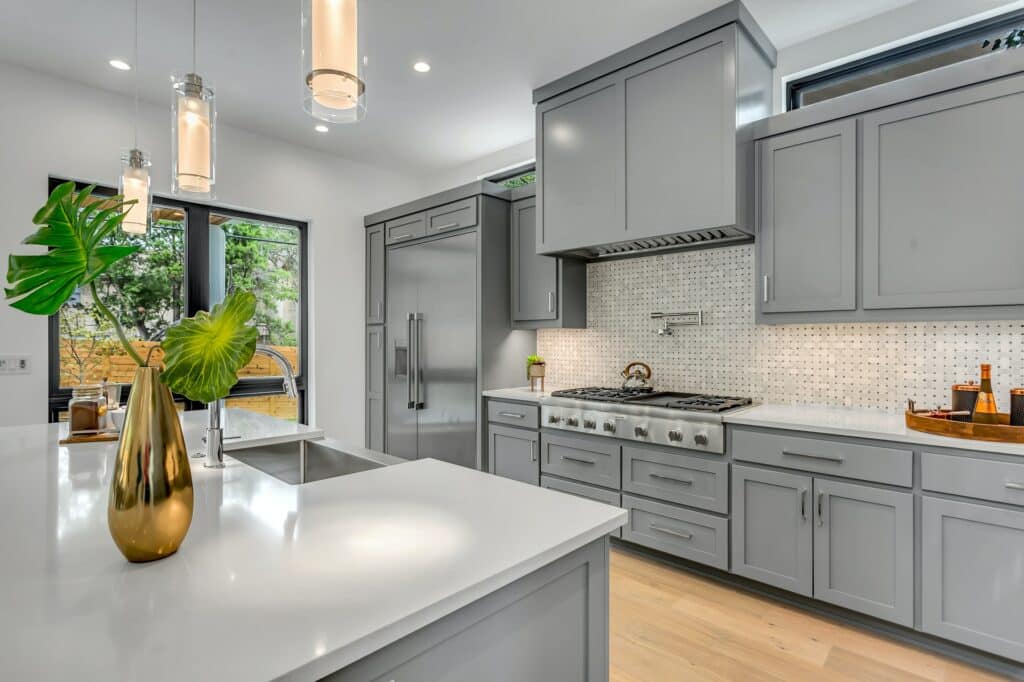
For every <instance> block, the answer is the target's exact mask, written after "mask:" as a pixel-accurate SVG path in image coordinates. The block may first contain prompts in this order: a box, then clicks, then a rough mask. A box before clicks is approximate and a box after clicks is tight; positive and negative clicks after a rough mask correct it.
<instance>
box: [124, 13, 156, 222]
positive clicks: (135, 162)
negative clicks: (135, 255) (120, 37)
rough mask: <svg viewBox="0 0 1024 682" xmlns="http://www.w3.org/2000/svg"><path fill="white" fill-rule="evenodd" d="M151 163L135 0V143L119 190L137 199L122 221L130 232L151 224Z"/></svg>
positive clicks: (125, 165)
mask: <svg viewBox="0 0 1024 682" xmlns="http://www.w3.org/2000/svg"><path fill="white" fill-rule="evenodd" d="M149 166H150V162H149V159H148V158H147V157H146V153H145V152H143V151H142V150H141V149H139V0H135V144H133V145H132V148H131V149H130V150H128V151H127V152H125V153H124V154H122V155H121V179H120V181H119V182H118V194H120V195H121V196H123V197H124V200H125V201H134V202H135V204H134V205H133V206H130V207H129V208H128V212H127V214H126V215H125V217H124V220H123V221H121V229H122V230H124V231H125V232H127V233H128V234H146V230H147V229H148V227H149V205H150V196H151V190H150V183H149Z"/></svg>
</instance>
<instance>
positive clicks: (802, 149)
mask: <svg viewBox="0 0 1024 682" xmlns="http://www.w3.org/2000/svg"><path fill="white" fill-rule="evenodd" d="M856 137H857V122H856V121H855V120H853V119H849V120H845V121H839V122H836V123H828V124H825V125H820V126H815V127H813V128H808V129H805V130H799V131H797V132H793V133H789V134H787V135H779V136H777V137H773V138H769V139H767V140H764V141H762V142H761V143H760V144H759V160H758V167H759V169H760V173H759V187H758V195H759V201H760V207H759V213H758V216H759V219H758V240H759V251H760V253H759V265H760V274H761V279H760V281H759V282H758V305H759V308H760V310H761V312H763V313H779V312H804V311H821V310H853V309H855V308H856V307H857V289H856V287H857V273H856V268H857V252H856V250H857V159H856V154H857V140H856Z"/></svg>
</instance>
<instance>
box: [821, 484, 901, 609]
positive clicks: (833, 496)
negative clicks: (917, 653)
mask: <svg viewBox="0 0 1024 682" xmlns="http://www.w3.org/2000/svg"><path fill="white" fill-rule="evenodd" d="M814 518H815V523H814V596H815V598H817V599H821V600H823V601H827V602H831V603H833V604H836V605H838V606H844V607H846V608H848V609H853V610H854V611H860V612H862V613H867V614H869V615H872V616H875V617H877V618H882V619H884V620H889V621H892V622H894V623H899V624H900V625H905V626H907V627H913V625H914V496H913V495H912V494H911V493H903V492H895V491H892V490H882V489H879V488H869V487H867V486H863V485H852V484H849V483H840V482H837V481H826V480H822V479H815V481H814Z"/></svg>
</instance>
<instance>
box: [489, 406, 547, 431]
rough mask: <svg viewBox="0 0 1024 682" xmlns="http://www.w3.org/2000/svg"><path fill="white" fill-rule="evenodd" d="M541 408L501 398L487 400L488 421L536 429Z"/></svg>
mask: <svg viewBox="0 0 1024 682" xmlns="http://www.w3.org/2000/svg"><path fill="white" fill-rule="evenodd" d="M539 415H540V409H539V408H538V407H537V406H536V405H527V404H525V403H506V402H503V401H501V400H488V401H487V421H490V422H495V423H497V424H508V425H509V426H521V427H523V428H524V429H535V428H537V425H538V424H539V423H540V416H539Z"/></svg>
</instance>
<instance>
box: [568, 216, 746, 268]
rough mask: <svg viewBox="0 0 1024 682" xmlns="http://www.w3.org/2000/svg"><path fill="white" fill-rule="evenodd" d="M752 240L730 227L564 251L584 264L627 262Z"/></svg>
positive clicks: (738, 229)
mask: <svg viewBox="0 0 1024 682" xmlns="http://www.w3.org/2000/svg"><path fill="white" fill-rule="evenodd" d="M753 240H754V235H752V234H750V233H749V232H746V231H744V230H742V229H740V228H739V227H737V226H734V225H730V226H728V227H715V228H711V229H704V230H690V231H687V232H677V233H675V234H666V235H661V236H658V237H647V238H645V239H634V240H629V241H623V242H615V243H614V244H603V245H601V246H590V247H586V248H581V249H574V250H572V251H567V252H565V255H567V256H575V257H577V258H584V259H587V260H602V259H606V258H630V257H634V256H649V255H652V254H654V253H660V252H667V251H680V250H683V249H710V248H713V247H716V246H726V245H729V244H735V243H739V242H750V241H753Z"/></svg>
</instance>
